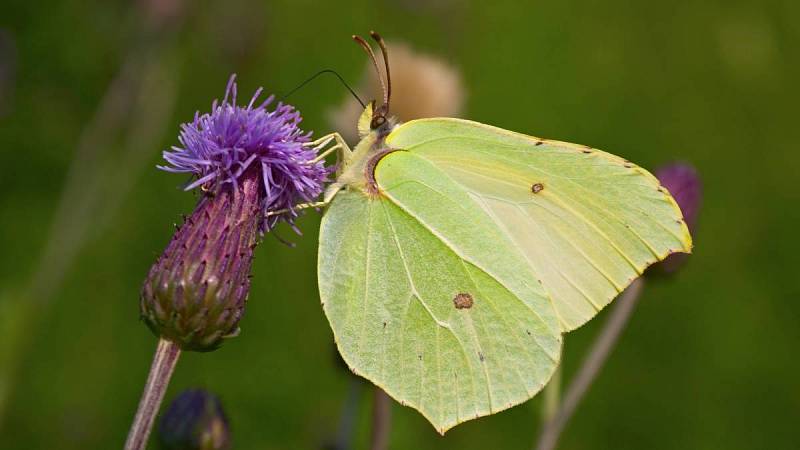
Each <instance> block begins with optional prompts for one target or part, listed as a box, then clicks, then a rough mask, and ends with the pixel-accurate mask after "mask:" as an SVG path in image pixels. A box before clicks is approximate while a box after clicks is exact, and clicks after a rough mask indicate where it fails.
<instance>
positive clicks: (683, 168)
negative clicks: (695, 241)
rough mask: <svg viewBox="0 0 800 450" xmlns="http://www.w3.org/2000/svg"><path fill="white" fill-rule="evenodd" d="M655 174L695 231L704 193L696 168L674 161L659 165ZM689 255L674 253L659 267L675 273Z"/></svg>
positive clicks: (690, 230)
mask: <svg viewBox="0 0 800 450" xmlns="http://www.w3.org/2000/svg"><path fill="white" fill-rule="evenodd" d="M655 175H656V178H658V180H659V181H660V182H661V184H662V185H663V186H664V187H665V188H667V190H668V191H669V192H670V194H672V197H673V198H674V199H675V201H676V202H677V203H678V206H679V207H680V208H681V212H682V213H683V218H684V220H685V221H686V225H687V226H688V227H689V232H692V233H694V228H695V225H696V224H697V215H698V213H699V211H700V203H701V200H702V193H703V192H702V191H703V188H702V183H701V182H700V177H699V176H698V174H697V171H696V170H695V168H694V167H692V166H691V165H689V164H686V163H673V164H668V165H665V166H662V167H659V168H658V169H656V171H655ZM687 256H688V255H687V254H686V253H675V254H672V255H670V256H668V257H667V259H665V260H664V261H662V262H661V263H659V264H658V265H657V266H658V269H659V270H661V271H662V272H665V273H674V272H675V271H677V270H678V269H679V268H680V267H681V266H682V265H683V263H684V262H685V261H686V257H687Z"/></svg>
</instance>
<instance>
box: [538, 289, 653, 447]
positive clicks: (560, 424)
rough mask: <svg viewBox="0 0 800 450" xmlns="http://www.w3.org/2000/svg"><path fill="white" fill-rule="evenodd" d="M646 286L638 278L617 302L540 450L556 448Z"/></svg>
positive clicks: (544, 432) (548, 427)
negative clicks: (562, 432)
mask: <svg viewBox="0 0 800 450" xmlns="http://www.w3.org/2000/svg"><path fill="white" fill-rule="evenodd" d="M643 286H644V281H643V279H642V278H641V277H639V278H637V279H636V280H634V281H633V283H631V285H630V286H628V288H627V289H625V291H623V292H622V294H621V295H620V297H619V299H617V300H616V301H615V302H614V308H613V310H612V311H611V316H610V317H609V318H608V320H607V321H606V323H605V325H604V326H603V329H602V330H601V331H600V334H599V335H598V336H597V339H595V341H594V344H592V348H591V349H590V351H589V354H588V355H587V356H586V358H585V359H584V360H583V364H582V365H581V368H580V370H579V371H578V374H577V375H575V379H574V380H573V381H572V383H570V385H569V387H568V388H567V391H566V393H565V394H564V401H563V402H562V403H561V406H560V407H559V408H558V411H557V412H556V414H555V416H553V417H552V418H551V419H550V420H549V421H548V422H547V423H546V424H545V425H544V428H543V430H542V433H541V435H540V436H539V441H538V443H537V444H536V449H537V450H553V449H555V448H556V444H558V438H559V436H560V435H561V431H563V429H564V427H565V426H566V425H567V422H569V419H570V418H571V417H572V414H573V413H574V412H575V409H576V408H577V407H578V404H579V403H580V402H581V400H582V399H583V396H584V394H586V391H588V390H589V386H591V384H592V381H594V379H595V377H596V376H597V374H598V373H599V372H600V369H601V368H602V367H603V364H605V362H606V359H608V355H609V354H610V353H611V350H613V349H614V345H615V344H616V342H617V339H618V338H619V336H620V333H621V332H622V330H623V329H625V325H627V323H628V319H629V318H630V316H631V313H632V312H633V309H634V307H635V306H636V303H637V302H638V301H639V297H640V296H641V293H642V287H643Z"/></svg>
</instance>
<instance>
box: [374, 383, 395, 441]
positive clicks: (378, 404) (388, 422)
mask: <svg viewBox="0 0 800 450" xmlns="http://www.w3.org/2000/svg"><path fill="white" fill-rule="evenodd" d="M373 392H374V396H373V400H372V434H371V436H370V445H369V448H370V449H371V450H386V449H387V448H388V446H389V430H390V429H391V427H392V399H391V398H389V395H388V394H386V392H384V391H383V389H381V388H379V387H378V386H375V387H374V391H373Z"/></svg>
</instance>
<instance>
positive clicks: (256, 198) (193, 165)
mask: <svg viewBox="0 0 800 450" xmlns="http://www.w3.org/2000/svg"><path fill="white" fill-rule="evenodd" d="M260 93H261V90H260V89H259V90H258V91H257V92H256V93H255V95H253V98H252V99H251V100H250V103H249V104H248V105H247V106H246V107H240V106H236V83H234V77H231V79H230V81H229V82H228V87H227V89H226V92H225V97H224V99H223V100H222V103H218V102H216V101H215V102H214V104H213V105H212V107H211V109H212V111H211V113H207V114H203V115H200V114H199V113H197V114H195V118H194V121H193V122H192V123H189V124H184V125H183V126H182V127H181V136H180V142H181V144H182V147H173V150H172V151H171V152H164V159H166V160H167V162H168V163H169V165H168V166H160V168H161V169H164V170H166V171H169V172H179V173H191V174H193V175H194V176H195V177H196V180H195V181H193V182H192V183H191V184H189V185H188V186H187V187H186V189H194V188H196V187H200V188H202V189H203V190H204V191H206V195H203V196H202V197H201V198H200V201H199V202H198V204H197V206H196V207H195V210H194V212H192V214H191V216H189V217H188V218H186V219H185V220H184V223H183V225H182V226H180V227H178V230H177V231H176V232H175V235H174V236H173V238H172V240H171V241H170V243H169V244H168V245H167V248H166V250H164V253H163V254H162V255H161V256H160V257H159V258H158V260H157V261H156V262H155V264H153V266H152V267H151V268H150V272H149V273H148V275H147V278H146V279H145V282H144V284H143V286H142V291H141V295H140V303H139V309H140V314H141V318H142V320H143V321H144V322H145V323H146V324H147V326H148V327H149V328H150V329H151V330H152V331H153V333H155V334H156V335H158V336H160V337H161V338H164V339H167V340H169V341H172V342H174V343H176V344H177V345H178V346H179V347H180V348H181V349H182V350H195V351H210V350H214V349H215V348H217V347H219V346H220V345H221V344H222V342H223V340H224V339H225V338H227V337H231V336H235V335H236V334H238V331H239V321H240V319H241V318H242V316H243V314H244V308H245V303H246V301H247V296H248V293H249V292H250V268H251V266H252V261H253V251H254V249H255V247H256V245H257V244H258V242H259V240H260V234H263V233H264V232H265V231H269V230H270V229H272V227H274V226H275V225H276V224H277V222H278V221H279V220H285V221H286V222H288V223H289V224H290V225H291V226H292V227H293V228H295V230H296V227H295V225H294V219H295V218H296V217H297V212H296V211H293V210H290V211H289V212H285V213H281V214H276V215H271V216H267V214H266V213H267V212H268V211H278V210H282V209H288V208H291V207H293V206H295V205H296V204H297V203H298V202H300V201H307V202H308V201H312V200H313V199H314V198H316V197H317V196H318V195H319V194H320V193H321V192H322V190H323V184H324V182H325V181H326V178H327V175H328V170H329V169H327V168H325V166H324V165H323V164H324V163H323V162H322V161H320V162H312V160H313V159H314V158H315V157H316V156H317V154H316V150H314V149H311V148H307V147H305V146H304V144H305V143H306V142H308V141H309V136H310V133H304V132H303V131H302V130H300V129H299V128H298V126H297V125H298V123H299V122H300V114H299V113H298V112H297V111H295V110H294V108H292V107H291V106H289V105H283V104H278V106H277V108H276V109H275V110H274V111H267V108H266V107H267V105H268V104H269V103H270V101H271V100H272V98H271V97H270V98H268V99H267V100H265V101H264V102H262V103H261V104H260V105H258V106H254V105H255V104H256V101H257V99H258V96H259V94H260Z"/></svg>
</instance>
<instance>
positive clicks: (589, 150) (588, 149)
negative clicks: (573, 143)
mask: <svg viewBox="0 0 800 450" xmlns="http://www.w3.org/2000/svg"><path fill="white" fill-rule="evenodd" d="M581 151H582V152H583V153H586V154H587V155H588V154H589V153H592V150H591V149H590V148H586V149H584V150H581Z"/></svg>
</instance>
